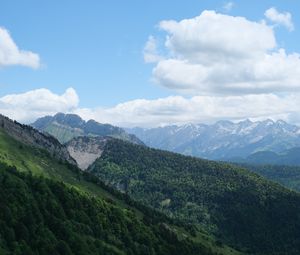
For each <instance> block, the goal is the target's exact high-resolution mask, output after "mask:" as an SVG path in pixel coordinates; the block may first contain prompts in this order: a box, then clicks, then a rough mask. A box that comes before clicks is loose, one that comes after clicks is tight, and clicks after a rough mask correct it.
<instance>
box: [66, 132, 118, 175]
mask: <svg viewBox="0 0 300 255" xmlns="http://www.w3.org/2000/svg"><path fill="white" fill-rule="evenodd" d="M110 139H113V138H110V137H106V136H97V137H91V136H79V137H76V138H73V139H72V140H71V141H69V142H68V143H67V144H66V146H67V149H68V151H69V153H70V155H71V156H72V157H73V158H74V159H75V160H76V162H77V165H78V167H79V168H80V169H82V170H86V169H87V168H88V167H89V166H90V165H91V164H93V163H94V162H95V160H96V159H97V158H99V157H101V154H102V152H103V150H104V147H105V145H106V143H107V141H108V140H110Z"/></svg>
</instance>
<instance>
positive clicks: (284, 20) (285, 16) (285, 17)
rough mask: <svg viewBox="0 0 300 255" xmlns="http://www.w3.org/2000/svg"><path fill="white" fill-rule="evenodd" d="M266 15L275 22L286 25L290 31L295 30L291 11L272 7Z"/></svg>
mask: <svg viewBox="0 0 300 255" xmlns="http://www.w3.org/2000/svg"><path fill="white" fill-rule="evenodd" d="M265 16H266V18H267V19H269V20H270V21H272V22H273V23H275V24H277V25H281V26H284V27H286V28H287V29H288V30H289V31H293V30H294V24H293V22H292V15H291V14H290V13H289V12H279V11H277V9H276V8H275V7H272V8H270V9H268V10H266V12H265Z"/></svg>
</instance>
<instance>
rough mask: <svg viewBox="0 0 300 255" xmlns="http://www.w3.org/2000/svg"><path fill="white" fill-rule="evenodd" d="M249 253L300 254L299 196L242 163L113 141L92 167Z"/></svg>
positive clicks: (147, 201)
mask: <svg viewBox="0 0 300 255" xmlns="http://www.w3.org/2000/svg"><path fill="white" fill-rule="evenodd" d="M89 171H91V172H93V173H94V174H96V175H97V176H98V177H99V178H100V179H102V180H105V181H106V182H107V183H110V184H111V185H112V186H115V187H118V188H119V189H121V190H123V191H124V192H126V193H127V194H129V195H130V196H131V197H133V198H134V199H136V200H137V201H140V202H142V203H144V204H146V205H149V206H152V207H153V208H156V209H159V210H160V211H161V212H164V213H165V214H167V215H169V216H171V217H173V218H176V219H180V220H184V221H185V222H189V223H194V224H197V225H198V226H201V227H204V228H205V229H207V230H208V231H209V232H210V233H212V234H214V235H215V236H217V237H219V238H220V239H221V240H223V242H225V243H226V244H229V245H231V246H234V247H236V248H238V249H242V250H244V251H247V252H250V253H251V254H264V255H267V254H272V255H274V254H278V255H279V254H290V255H292V254H295V255H296V254H300V214H299V212H300V195H299V194H297V193H295V192H292V191H290V190H288V189H285V188H283V187H282V186H280V185H277V184H275V183H272V182H269V181H267V180H265V179H264V178H262V177H260V176H258V175H256V174H252V173H250V172H248V171H246V170H243V169H242V168H239V167H234V166H232V165H229V164H224V163H217V162H213V161H206V160H200V159H197V158H192V157H186V156H182V155H179V154H174V153H170V152H166V151H160V150H155V149H150V148H146V147H143V146H137V145H133V144H130V143H126V142H123V141H117V140H115V141H109V142H108V143H107V145H106V149H105V151H104V153H103V154H102V156H101V158H100V159H98V160H97V161H96V162H95V164H94V165H93V166H92V167H91V168H90V169H89Z"/></svg>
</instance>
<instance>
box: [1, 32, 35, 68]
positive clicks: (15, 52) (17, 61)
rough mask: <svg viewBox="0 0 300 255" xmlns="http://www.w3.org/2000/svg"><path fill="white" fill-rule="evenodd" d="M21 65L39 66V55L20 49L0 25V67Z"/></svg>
mask: <svg viewBox="0 0 300 255" xmlns="http://www.w3.org/2000/svg"><path fill="white" fill-rule="evenodd" d="M12 65H21V66H27V67H31V68H38V67H39V66H40V58H39V55H38V54H36V53H33V52H31V51H24V50H20V49H19V48H18V46H17V45H16V44H15V42H14V41H13V39H12V38H11V36H10V34H9V32H8V31H7V30H6V29H5V28H1V27H0V67H3V66H12Z"/></svg>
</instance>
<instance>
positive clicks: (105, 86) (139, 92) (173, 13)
mask: <svg viewBox="0 0 300 255" xmlns="http://www.w3.org/2000/svg"><path fill="white" fill-rule="evenodd" d="M229 3H230V1H211V0H210V1H208V0H207V1H204V0H203V1H200V0H198V1H193V0H188V1H176V0H175V1H174V0H172V1H169V0H164V1H138V0H131V1H121V0H119V1H115V0H113V1H37V0H36V1H16V0H15V1H14V0H11V1H1V16H0V27H2V28H3V29H5V30H7V31H9V33H10V36H11V39H12V40H13V41H14V43H15V44H16V45H17V46H18V47H19V49H20V50H26V51H31V52H33V53H35V54H37V55H38V56H39V59H40V61H39V67H38V68H31V67H28V66H22V65H20V64H13V65H2V66H1V65H0V98H5V96H7V95H16V94H17V95H22V94H23V93H25V92H30V91H35V90H38V89H41V88H45V89H48V90H49V91H51V93H52V94H53V95H51V96H55V95H57V96H59V95H63V93H65V91H66V90H67V89H68V88H70V87H72V88H73V89H74V90H75V92H76V94H77V96H78V97H79V102H75V103H74V104H75V107H74V108H76V109H71V111H74V112H76V113H79V114H81V115H82V116H83V117H85V118H89V117H94V118H96V119H97V120H99V121H102V122H112V123H113V124H119V125H127V124H128V125H143V123H144V122H145V123H146V122H147V123H146V124H145V125H146V126H147V125H163V124H171V123H186V122H209V121H214V120H217V119H220V118H226V119H239V118H245V117H250V118H266V117H271V118H272V117H273V118H274V119H276V118H283V119H286V120H288V121H292V122H295V123H296V122H298V116H297V109H298V108H297V106H295V108H294V106H289V107H290V108H293V112H292V113H290V112H289V113H287V110H286V108H285V109H283V108H282V109H281V110H278V109H277V110H276V111H274V113H273V112H272V111H271V110H270V111H267V112H266V111H262V114H261V115H259V114H257V115H253V114H252V112H251V111H250V110H249V108H247V109H248V110H247V111H248V115H249V116H248V115H247V111H245V112H244V113H243V114H240V115H236V116H235V115H234V114H224V115H221V116H219V115H218V116H211V118H209V117H208V115H205V116H206V117H205V116H204V115H203V116H202V115H201V116H198V115H197V116H191V117H190V118H183V117H182V116H181V115H180V112H182V109H178V108H180V107H184V106H183V105H186V102H184V100H191V99H192V98H193V97H196V96H198V97H199V96H210V97H220V96H221V97H222V98H223V99H222V100H224V98H227V99H228V100H230V96H240V97H241V96H249V95H253V94H254V95H258V94H259V95H261V94H262V93H263V95H264V96H273V95H276V96H279V98H282V97H286V96H292V97H295V96H297V95H298V92H295V91H297V90H298V87H297V84H296V85H295V84H294V83H293V84H292V85H291V86H292V87H293V89H291V88H290V87H291V86H290V85H287V86H288V87H289V89H286V90H285V89H280V90H278V89H277V87H278V86H277V87H276V86H275V89H274V92H273V91H272V88H273V87H271V89H269V87H268V86H267V87H268V89H266V90H265V91H264V89H265V87H264V88H263V90H262V91H259V89H258V90H257V91H256V90H255V89H256V88H257V86H255V89H252V88H251V90H249V91H248V92H243V93H240V92H238V91H244V88H240V87H239V89H238V90H237V89H236V87H235V88H234V89H231V90H228V89H224V88H223V87H218V90H217V89H216V90H214V91H208V90H207V89H206V88H204V87H203V86H202V87H201V88H199V87H195V88H192V89H188V90H187V89H186V88H183V87H182V86H183V85H182V86H181V84H175V83H176V82H180V79H181V77H180V79H179V80H177V81H176V82H175V81H174V80H172V82H171V83H170V82H169V83H168V81H166V79H165V76H164V77H162V76H160V77H157V76H156V77H154V76H153V74H152V72H153V69H154V68H155V67H157V66H158V64H159V63H160V62H159V61H156V62H153V63H145V61H144V55H143V53H145V45H146V44H147V41H148V39H149V36H152V37H153V38H154V40H153V41H154V42H155V45H156V44H157V45H156V46H157V48H158V50H157V54H158V55H163V56H161V57H162V58H170V59H177V60H178V59H180V57H181V56H180V54H177V55H176V56H175V57H174V56H171V55H172V54H173V53H172V52H171V50H170V48H166V47H165V46H164V44H165V42H166V36H167V35H169V36H172V35H173V36H174V34H175V32H174V31H170V30H168V29H169V27H168V28H166V29H164V28H162V27H160V26H159V24H160V22H161V21H163V20H175V21H176V22H180V21H182V20H183V19H193V18H194V17H197V16H199V15H201V13H203V11H205V10H212V11H215V13H217V14H224V15H226V16H230V17H236V16H241V17H244V18H245V19H247V20H248V21H250V22H252V21H253V22H261V21H262V20H263V19H264V20H265V21H266V22H267V25H268V26H269V27H272V31H273V33H274V36H275V37H276V47H274V48H272V49H271V50H274V49H275V48H276V49H275V50H276V51H277V49H279V48H283V49H284V50H285V52H286V54H291V53H293V52H300V46H299V38H300V37H299V36H300V34H299V29H298V27H299V24H300V18H299V15H298V14H297V10H299V9H300V3H299V1H291V0H290V1H232V2H231V3H232V4H231V8H228V9H226V8H225V6H226V5H227V6H230V5H228V4H229ZM271 7H275V8H276V10H277V11H278V14H280V13H283V14H286V12H289V13H290V15H291V22H292V24H293V26H294V29H290V28H288V27H287V26H286V25H283V23H281V24H279V23H278V22H277V21H274V20H273V21H271V20H268V18H267V17H266V15H265V12H266V10H268V9H270V8H271ZM208 26H209V25H208ZM224 29H225V30H226V28H224ZM291 30H292V31H291ZM176 33H177V32H176ZM245 33H246V32H245ZM177 35H178V34H177ZM236 36H237V38H238V35H236ZM226 38H227V37H226ZM0 40H1V39H0ZM173 43H174V42H173ZM254 43H255V42H254ZM220 44H222V42H221V41H220ZM173 46H174V45H173ZM174 47H175V46H174ZM176 50H177V53H178V49H176ZM200 50H203V48H201V49H200ZM243 50H245V49H243ZM250 50H251V49H250ZM264 50H266V52H267V51H269V50H270V49H269V48H268V47H267V46H266V49H264ZM0 53H1V48H0ZM198 53H199V52H198ZM151 54H152V53H151ZM193 54H195V52H193ZM233 54H234V52H233ZM0 55H1V54H0ZM206 56H207V55H206ZM186 60H187V61H191V59H186ZM158 69H159V68H158ZM164 70H165V69H164ZM179 70H180V69H179ZM266 70H268V69H266ZM296 70H297V69H296ZM160 71H161V70H160ZM167 71H170V70H167ZM172 72H173V71H172ZM295 72H296V71H295ZM159 75H162V74H161V73H160V74H159ZM163 75H167V74H163ZM291 75H293V74H291ZM296 78H297V77H296ZM183 79H186V76H184V77H183ZM218 79H220V78H218ZM291 79H293V80H294V79H295V77H294V76H292V78H291ZM291 79H289V80H291ZM154 80H156V82H155V81H154ZM250 80H251V79H250ZM164 82H165V83H164ZM174 82H175V83H174ZM219 82H220V81H219ZM207 86H211V85H207ZM245 86H247V85H245ZM283 86H285V84H283ZM178 88H179V89H178ZM223 90H224V93H223V92H222V93H221V94H222V95H220V94H219V93H218V92H217V91H223ZM170 97H172V98H171V99H170V100H171V101H172V102H173V101H174V100H179V101H180V100H181V101H182V102H181V103H176V104H174V103H173V104H172V102H171V103H170V102H169V101H170V100H169V101H166V102H165V103H164V106H162V108H160V107H158V106H157V104H159V101H157V100H160V99H165V98H170ZM22 98H24V97H22ZM176 98H177V99H176ZM136 99H141V100H152V101H150V102H151V103H150V104H148V103H147V106H145V105H144V104H143V101H134V100H136ZM16 100H17V99H16ZM31 100H33V102H31V101H30V99H28V98H26V103H27V104H31V103H32V104H34V100H36V99H35V98H34V97H32V96H31ZM206 100H208V99H207V98H206ZM234 100H235V99H234ZM238 100H241V98H238V99H237V104H238V102H240V101H238ZM247 100H250V99H249V98H247ZM259 100H260V101H259V102H261V98H260V99H259ZM75 101H76V100H75ZM132 101H134V102H135V103H134V104H131V105H129V106H128V105H126V102H132ZM286 101H290V100H286ZM286 101H285V102H286ZM255 102H257V101H255ZM285 102H283V103H285ZM120 103H125V106H124V105H122V107H121V108H122V109H123V108H124V107H125V108H126V107H129V108H130V109H132V107H140V106H141V108H144V109H145V110H144V112H138V113H136V110H134V112H135V114H137V115H138V116H140V115H143V116H146V115H147V113H149V112H151V113H150V114H149V116H147V118H148V119H152V121H146V120H143V119H142V118H141V119H140V120H139V121H137V122H133V123H131V122H130V121H129V120H128V121H127V120H126V118H125V117H126V116H125V117H124V118H125V119H124V118H121V117H117V116H120V115H122V114H123V113H122V111H121V110H120V109H116V106H118V104H120ZM264 103H265V104H267V102H264ZM280 103H281V101H280V102H279V104H280ZM2 104H3V105H4V106H2V108H3V109H6V110H2V112H3V113H7V114H8V115H11V117H14V118H16V119H18V120H20V121H25V122H26V121H31V120H32V119H30V118H29V117H28V116H26V113H22V114H21V116H19V115H18V114H17V113H16V112H14V113H11V114H9V113H10V111H8V110H7V109H8V108H9V107H10V105H9V103H8V101H7V100H2ZM188 104H189V103H188ZM249 104H251V100H250V101H249ZM39 105H40V104H39ZM133 105H134V106H133ZM151 105H154V106H153V107H154V108H155V107H156V108H155V109H152V111H151V109H148V108H149V107H152V106H151ZM189 105H190V104H189ZM49 107H51V105H50V106H49ZM211 107H213V106H211ZM216 107H217V105H216ZM261 107H262V108H263V107H264V106H263V105H262V106H261ZM282 107H283V106H282ZM285 107H287V106H285ZM11 108H15V110H14V111H18V106H16V105H15V104H13V105H12V106H11ZM25 108H26V107H25ZM119 108H120V107H119ZM146 108H147V109H146ZM0 109H1V101H0ZM54 109H56V108H55V107H54ZM58 109H60V108H59V107H58ZM91 109H92V110H91ZM95 109H98V110H99V109H106V112H105V113H103V112H102V111H98V112H97V111H95ZM69 110H70V109H66V111H69ZM200 110H203V109H202V108H200V109H197V108H196V109H193V110H191V112H189V113H188V114H189V115H192V114H193V112H196V111H197V112H198V111H200ZM34 111H35V113H36V112H38V109H34ZM53 111H54V110H53ZM123 111H125V112H126V109H125V110H124V109H123ZM157 111H159V112H162V113H163V114H158V115H160V117H159V118H156V116H155V112H157ZM203 111H205V110H203ZM280 111H281V112H280ZM47 112H49V113H52V111H50V110H49V111H47V110H45V111H41V112H40V113H39V114H37V115H36V116H37V117H38V116H39V115H41V114H43V113H47ZM114 113H116V118H119V119H118V121H114V119H110V118H107V117H105V118H104V117H103V118H102V117H101V116H99V115H102V114H103V116H104V115H109V114H114ZM178 114H179V115H178ZM28 115H29V116H33V115H32V114H31V113H30V111H28ZM175 115H176V116H177V117H176V116H175ZM185 115H186V114H183V116H185ZM34 116H35V115H34ZM162 116H167V117H166V118H165V120H164V119H163V117H162ZM131 118H135V115H134V113H133V114H132V115H129V116H127V119H131Z"/></svg>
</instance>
